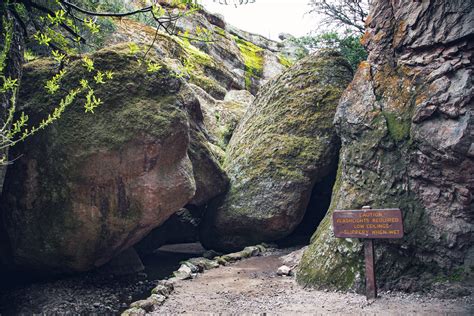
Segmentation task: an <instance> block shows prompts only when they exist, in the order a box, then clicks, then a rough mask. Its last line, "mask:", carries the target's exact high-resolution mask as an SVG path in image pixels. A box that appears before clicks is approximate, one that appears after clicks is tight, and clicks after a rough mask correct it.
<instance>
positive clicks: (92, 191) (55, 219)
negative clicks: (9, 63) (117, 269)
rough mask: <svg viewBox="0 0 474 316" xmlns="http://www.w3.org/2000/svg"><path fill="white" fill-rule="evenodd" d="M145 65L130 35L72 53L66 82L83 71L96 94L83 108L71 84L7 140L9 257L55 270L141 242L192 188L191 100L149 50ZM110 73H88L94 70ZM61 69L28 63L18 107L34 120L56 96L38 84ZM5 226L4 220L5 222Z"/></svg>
mask: <svg viewBox="0 0 474 316" xmlns="http://www.w3.org/2000/svg"><path fill="white" fill-rule="evenodd" d="M150 53H151V54H149V56H148V58H149V61H150V62H153V63H156V64H159V65H161V66H162V68H161V69H160V70H157V71H147V66H146V64H145V63H140V62H138V59H137V58H136V57H135V56H133V55H132V54H130V52H129V48H128V45H126V44H123V45H118V46H114V47H110V48H108V49H104V50H101V51H99V52H97V53H95V54H93V55H92V56H90V58H91V59H92V60H93V61H94V64H95V69H94V70H93V71H92V72H88V71H87V70H86V68H85V67H84V63H83V61H82V60H81V59H77V60H75V61H72V62H71V63H70V65H68V66H67V67H66V68H65V69H64V70H65V71H66V74H65V75H64V77H63V79H62V80H61V86H62V88H64V89H65V90H69V89H72V88H77V87H79V86H80V84H79V80H80V79H87V80H89V85H90V86H91V88H93V89H94V91H95V95H96V97H97V98H99V99H100V100H101V101H102V104H101V105H100V106H99V107H97V108H96V109H95V110H94V113H93V114H91V113H84V107H83V104H84V102H85V94H86V92H81V93H79V94H78V96H77V98H76V101H75V102H74V103H73V104H71V105H70V106H68V107H67V108H66V110H65V112H64V113H63V114H62V117H61V119H60V120H58V121H57V122H55V123H54V124H53V125H51V126H49V127H48V128H46V129H45V130H41V131H39V132H38V133H37V134H36V135H35V136H33V137H31V138H29V139H28V140H27V141H25V142H24V143H21V144H19V145H18V146H16V147H15V148H14V150H12V152H11V158H12V159H16V161H15V163H14V164H12V165H11V166H10V168H9V170H8V174H7V177H6V181H5V187H4V192H3V194H2V197H1V202H0V214H1V215H2V217H3V222H4V229H6V232H7V234H8V239H9V243H10V246H11V247H10V248H11V251H12V256H13V259H14V263H15V264H16V265H17V266H20V267H23V268H29V269H38V270H47V271H52V272H68V271H84V270H88V269H91V268H94V267H97V266H100V265H102V264H104V263H105V262H107V261H108V260H109V259H110V258H111V257H113V256H114V255H115V254H117V253H119V252H121V251H123V250H125V249H127V248H128V247H130V246H131V245H133V244H135V243H136V242H138V241H139V240H140V239H141V238H143V237H144V236H145V235H146V234H147V233H148V232H150V231H151V230H152V229H153V228H155V227H157V226H159V225H160V224H162V223H163V222H164V221H165V220H166V219H168V218H169V217H170V216H171V215H172V214H173V213H174V212H176V211H178V210H179V209H180V208H181V207H183V206H184V205H185V204H186V203H187V202H188V201H189V200H190V199H191V198H192V197H193V196H194V195H195V191H196V186H195V181H194V177H193V168H192V165H191V161H190V159H189V157H188V154H187V152H188V147H189V133H190V131H189V129H190V128H189V114H188V113H189V109H192V108H193V106H194V104H196V103H197V100H196V99H195V98H193V97H192V96H190V95H189V94H186V93H184V92H185V90H186V89H184V87H185V85H186V84H185V83H184V82H183V81H182V80H180V79H177V78H176V76H175V75H173V73H172V72H170V70H169V69H167V67H166V66H165V65H163V63H162V61H161V60H159V59H158V58H157V57H156V55H155V54H154V53H153V52H150ZM109 70H110V71H113V72H114V74H113V79H109V80H106V82H105V83H103V84H101V83H95V82H96V79H94V76H97V71H102V72H103V73H105V72H106V71H109ZM57 71H58V69H57V65H55V63H54V62H53V61H50V60H38V61H35V62H33V63H30V64H28V65H26V66H25V76H24V80H23V81H22V86H21V92H20V97H19V107H20V109H21V110H23V111H25V112H26V113H27V114H28V115H29V116H30V123H29V124H30V126H33V125H37V124H39V122H40V120H41V119H43V118H44V116H45V115H46V114H45V113H49V112H51V111H52V109H53V108H54V107H55V106H57V105H58V104H59V102H60V97H61V96H62V95H61V92H59V91H58V92H57V93H56V94H54V95H48V94H47V93H46V92H45V90H44V88H43V87H42V85H43V84H44V82H45V81H46V80H47V79H49V78H50V77H51V76H52V75H53V74H54V73H56V72H57ZM2 229H3V228H2Z"/></svg>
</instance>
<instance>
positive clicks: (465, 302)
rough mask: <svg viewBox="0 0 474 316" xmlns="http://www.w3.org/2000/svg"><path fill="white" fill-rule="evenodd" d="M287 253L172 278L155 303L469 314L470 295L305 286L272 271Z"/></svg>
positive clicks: (185, 308)
mask: <svg viewBox="0 0 474 316" xmlns="http://www.w3.org/2000/svg"><path fill="white" fill-rule="evenodd" d="M286 254H287V253H281V252H279V253H272V254H270V255H264V256H258V257H252V258H249V259H244V260H242V261H239V262H237V263H234V264H231V265H228V266H224V267H220V268H218V269H213V270H209V271H206V272H205V273H203V274H198V276H197V277H196V278H194V279H192V280H183V281H179V282H176V283H175V285H174V292H173V293H171V295H170V296H169V298H168V299H167V300H166V301H165V302H164V303H163V305H162V306H157V307H156V309H155V311H154V312H153V313H152V314H153V315H160V314H168V313H172V314H189V315H204V314H211V313H212V314H218V313H224V314H239V315H240V314H262V313H270V314H285V315H288V314H293V315H296V314H297V315H302V314H324V315H327V314H339V315H342V314H344V315H347V314H369V315H379V314H383V315H387V314H395V315H415V314H416V315H420V314H421V315H441V314H456V315H459V314H460V315H473V314H474V307H473V306H474V298H473V296H472V295H471V296H467V297H464V298H457V299H439V298H434V297H429V296H424V295H420V294H406V293H387V292H383V293H380V298H379V299H377V300H376V301H375V302H367V301H366V298H365V297H364V296H363V295H359V294H355V293H339V292H325V291H316V290H310V289H303V288H301V287H300V286H299V285H297V284H296V282H295V280H294V278H293V277H279V276H277V275H276V271H277V269H278V267H280V266H281V265H283V264H284V263H287V262H284V261H283V260H284V258H285V257H284V255H286Z"/></svg>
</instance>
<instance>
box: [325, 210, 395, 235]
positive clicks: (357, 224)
mask: <svg viewBox="0 0 474 316" xmlns="http://www.w3.org/2000/svg"><path fill="white" fill-rule="evenodd" d="M332 223H333V227H334V235H335V236H336V237H339V238H377V239H378V238H402V237H403V223H402V212H401V211H400V209H398V208H396V209H395V208H393V209H378V210H377V209H362V210H335V211H334V214H333V217H332Z"/></svg>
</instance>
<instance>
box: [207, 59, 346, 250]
mask: <svg viewBox="0 0 474 316" xmlns="http://www.w3.org/2000/svg"><path fill="white" fill-rule="evenodd" d="M351 77H352V73H351V70H350V66H349V65H348V64H347V63H346V61H345V60H344V59H343V58H342V57H341V56H340V55H338V54H337V53H335V52H332V51H326V52H322V53H320V54H318V55H311V56H309V57H307V58H305V59H304V60H302V61H301V62H299V63H297V64H296V65H295V66H293V67H292V68H290V69H289V70H288V71H287V72H285V73H283V74H282V75H281V76H279V77H278V78H276V79H274V80H273V81H271V82H270V83H269V84H268V85H266V86H265V87H264V88H263V89H262V90H261V91H260V92H259V94H258V96H257V98H256V99H255V101H254V103H253V104H252V105H251V106H250V108H249V109H248V110H247V112H246V113H245V115H244V118H243V119H242V121H241V122H240V124H239V125H238V127H237V129H236V131H235V132H234V134H233V136H232V138H231V140H230V143H229V145H228V147H227V153H226V160H225V164H224V168H225V170H226V171H227V173H228V175H229V177H230V180H231V187H230V190H229V192H228V193H227V194H226V195H225V197H223V199H222V200H221V201H216V203H215V205H213V206H211V208H210V210H209V211H208V212H207V213H206V215H205V218H204V220H203V229H202V231H201V241H202V242H203V244H204V245H205V246H206V247H208V248H214V249H218V250H229V249H236V248H239V247H242V246H245V245H249V244H256V243H258V242H261V241H272V240H276V239H279V238H282V237H285V236H287V235H289V234H290V233H291V232H292V231H293V229H294V228H295V227H296V226H297V225H298V223H299V222H300V221H301V219H302V217H303V215H304V213H305V209H306V206H307V204H308V201H309V198H310V195H311V190H312V188H313V186H314V184H315V183H316V182H317V181H319V180H321V179H322V178H323V177H324V176H325V175H327V174H328V173H329V172H330V170H331V166H334V165H335V164H336V161H337V153H338V150H339V140H338V138H337V136H336V134H335V131H334V127H333V123H332V121H333V118H334V113H335V110H336V104H337V101H338V99H339V97H340V95H341V94H342V91H343V90H344V88H345V87H346V86H347V84H348V83H349V82H350V80H351Z"/></svg>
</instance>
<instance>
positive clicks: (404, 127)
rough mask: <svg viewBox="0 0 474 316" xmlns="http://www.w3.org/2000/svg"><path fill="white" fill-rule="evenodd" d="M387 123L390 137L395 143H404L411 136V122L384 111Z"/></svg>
mask: <svg viewBox="0 0 474 316" xmlns="http://www.w3.org/2000/svg"><path fill="white" fill-rule="evenodd" d="M382 114H383V116H384V117H385V119H386V121H387V128H388V132H389V133H390V136H392V138H393V139H394V140H395V141H402V140H404V139H407V138H408V137H409V136H410V128H411V121H410V120H409V119H406V118H404V117H402V116H400V115H398V114H396V113H390V112H386V111H382Z"/></svg>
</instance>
